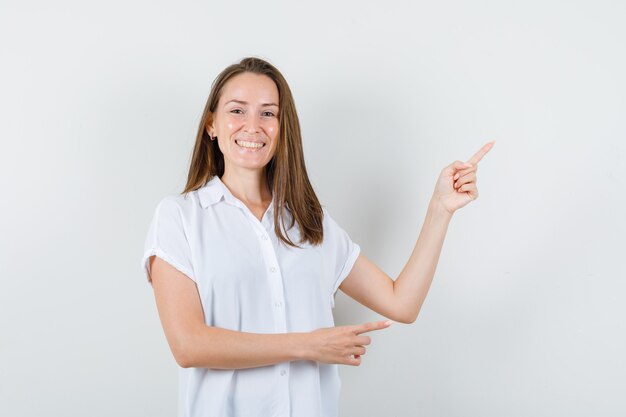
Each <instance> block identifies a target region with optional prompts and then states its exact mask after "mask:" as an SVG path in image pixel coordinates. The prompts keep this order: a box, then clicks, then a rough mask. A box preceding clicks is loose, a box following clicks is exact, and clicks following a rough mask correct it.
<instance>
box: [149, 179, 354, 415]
mask: <svg viewBox="0 0 626 417" xmlns="http://www.w3.org/2000/svg"><path fill="white" fill-rule="evenodd" d="M273 210H274V207H273V202H272V203H270V205H269V207H268V209H267V211H266V212H265V213H264V215H263V218H262V220H261V221H259V219H258V218H256V217H255V216H254V214H252V212H251V211H250V210H249V209H248V208H247V206H246V205H245V204H243V203H242V202H241V201H240V200H239V199H237V198H236V197H235V196H234V195H233V194H232V193H231V192H230V190H229V189H228V188H227V187H226V186H225V185H224V183H223V182H222V181H221V179H220V178H219V177H218V176H214V177H213V178H212V179H211V180H210V181H209V182H207V183H206V184H205V185H204V186H203V187H202V188H200V189H198V190H195V191H192V192H190V193H188V194H187V195H186V196H183V195H171V196H167V197H165V198H164V199H162V200H161V201H160V202H159V203H158V205H157V208H156V211H155V213H154V217H153V219H152V222H151V224H150V228H149V231H148V235H147V238H146V242H145V248H144V255H143V258H142V262H141V267H142V269H143V271H144V274H145V276H146V278H147V279H148V282H151V281H150V265H149V258H150V257H151V256H152V255H157V256H158V257H159V258H161V259H163V260H165V261H167V262H168V263H169V264H171V265H172V266H173V267H175V268H176V269H178V270H179V271H180V272H182V273H184V274H185V275H187V276H188V277H189V278H191V279H192V280H193V281H194V282H195V283H196V285H197V288H198V292H199V295H200V299H201V302H202V308H203V310H204V317H205V323H206V325H207V326H215V327H221V328H225V329H231V330H237V331H242V332H252V333H288V332H310V331H313V330H315V329H318V328H323V327H333V326H334V320H333V315H332V308H333V307H334V298H335V293H336V291H337V288H338V287H339V285H340V284H341V282H342V281H343V280H344V279H345V277H346V276H347V275H348V273H349V272H350V270H351V269H352V266H353V265H354V262H355V261H356V259H357V257H358V255H359V253H360V247H359V245H358V244H356V243H354V242H353V241H352V240H351V239H350V237H349V236H348V234H347V233H346V232H345V231H344V230H343V229H342V228H341V227H340V226H339V225H338V224H337V223H336V222H335V221H334V220H333V219H332V218H331V216H330V215H329V214H328V211H327V209H326V208H324V207H322V210H323V213H324V219H323V228H324V240H323V243H322V244H321V245H319V246H312V245H311V244H310V243H308V242H306V243H304V244H300V243H299V242H300V229H299V227H298V224H297V223H294V227H292V228H291V229H290V230H289V231H287V232H286V233H287V234H288V235H289V237H290V239H291V240H292V242H294V243H296V244H298V245H300V246H301V247H302V248H301V249H300V248H293V247H290V246H287V245H285V244H282V243H281V244H279V241H278V237H277V235H276V233H275V232H274V219H273ZM284 213H285V214H286V216H285V225H286V227H288V226H289V225H290V224H291V213H290V210H289V208H288V206H287V207H286V208H285V210H284ZM340 389H341V381H340V379H339V370H338V365H337V364H325V363H320V362H316V361H310V360H298V361H291V362H283V363H279V364H275V365H270V366H262V367H255V368H246V369H211V368H182V367H179V401H178V415H179V417H224V416H228V417H247V416H250V417H251V416H254V417H273V416H276V417H278V416H281V417H335V416H337V414H338V408H339V393H340Z"/></svg>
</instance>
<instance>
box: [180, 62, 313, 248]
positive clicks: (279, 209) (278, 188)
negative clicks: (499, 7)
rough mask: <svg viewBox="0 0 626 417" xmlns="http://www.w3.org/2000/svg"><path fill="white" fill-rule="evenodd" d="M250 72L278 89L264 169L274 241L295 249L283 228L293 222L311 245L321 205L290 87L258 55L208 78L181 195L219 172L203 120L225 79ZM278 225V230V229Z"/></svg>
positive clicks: (216, 149) (215, 146)
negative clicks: (275, 128) (273, 140)
mask: <svg viewBox="0 0 626 417" xmlns="http://www.w3.org/2000/svg"><path fill="white" fill-rule="evenodd" d="M244 72H251V73H254V74H262V75H267V76H268V77H270V78H271V79H272V80H273V81H274V83H275V84H276V87H277V88H278V97H279V103H278V107H279V110H278V118H279V124H280V128H279V133H278V138H277V144H276V151H275V153H274V156H273V158H272V159H271V160H270V161H269V162H268V163H267V165H266V166H265V167H264V172H265V176H266V179H267V184H268V186H269V188H270V191H271V192H272V198H273V202H274V230H275V232H276V235H277V236H278V238H279V240H281V241H283V242H284V243H286V244H287V245H290V246H293V247H299V246H298V245H296V244H295V243H294V242H292V241H291V239H290V238H289V236H288V235H287V234H286V233H285V234H283V230H289V229H291V228H292V227H293V225H294V222H297V223H298V226H299V227H300V233H301V240H300V242H299V243H304V242H306V241H308V242H310V244H311V245H317V244H320V243H322V241H323V239H324V231H323V227H322V218H323V212H322V206H321V204H320V202H319V200H318V199H317V196H316V195H315V192H314V190H313V187H312V186H311V182H310V181H309V176H308V174H307V172H306V167H305V164H304V152H303V150H302V136H301V134H300V121H299V120H298V114H297V112H296V106H295V104H294V101H293V96H292V95H291V90H290V88H289V85H288V84H287V81H286V80H285V78H284V77H283V75H282V74H281V73H280V71H278V69H276V68H275V67H274V66H273V65H272V64H270V63H269V62H267V61H264V60H263V59H260V58H255V57H247V58H244V59H242V60H241V61H240V62H238V63H236V64H232V65H230V66H228V67H226V68H225V69H224V70H223V71H222V72H221V73H220V74H219V75H218V76H217V78H216V79H215V80H214V81H213V84H212V85H211V92H210V94H209V98H208V100H207V102H206V105H205V107H204V112H203V114H202V118H201V119H200V125H199V127H198V135H197V136H196V143H195V146H194V148H193V155H192V158H191V164H190V167H189V174H188V176H187V185H186V186H185V189H184V191H183V194H186V193H188V192H190V191H194V190H197V189H199V188H201V187H202V186H204V185H205V184H206V183H207V182H208V181H210V180H211V179H212V178H213V177H214V176H215V175H217V176H219V177H221V176H222V175H224V155H223V154H222V151H221V150H220V148H219V146H218V143H217V140H211V139H210V138H209V134H208V133H207V131H206V126H207V123H210V122H211V120H212V116H213V114H214V113H215V111H216V109H217V104H218V101H219V99H220V95H221V93H222V89H223V87H224V85H225V84H226V82H227V81H228V80H230V79H231V78H232V77H234V76H235V75H238V74H241V73H244ZM285 206H287V208H288V209H289V211H290V212H291V215H292V218H291V224H290V225H289V227H288V228H285V219H284V216H283V208H284V207H285ZM279 226H282V229H283V230H281V227H279Z"/></svg>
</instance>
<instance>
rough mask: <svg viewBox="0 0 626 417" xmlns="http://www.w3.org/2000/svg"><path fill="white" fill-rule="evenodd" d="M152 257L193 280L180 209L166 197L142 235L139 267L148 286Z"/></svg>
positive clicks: (170, 198)
mask: <svg viewBox="0 0 626 417" xmlns="http://www.w3.org/2000/svg"><path fill="white" fill-rule="evenodd" d="M152 255H156V256H158V257H159V258H161V259H163V260H164V261H166V262H167V263H169V264H170V265H172V266H173V267H174V268H176V269H177V270H179V271H180V272H182V273H183V274H185V275H187V276H188V277H189V278H191V279H192V280H194V281H195V280H196V279H195V275H194V272H193V265H192V259H191V248H190V245H189V241H188V238H187V235H186V233H185V227H184V222H183V216H182V213H181V208H180V207H179V205H178V204H177V203H176V201H175V199H173V198H172V197H166V198H164V199H163V200H161V202H159V204H158V205H157V208H156V210H155V212H154V217H153V218H152V222H151V223H150V228H149V229H148V235H147V236H146V241H145V244H144V252H143V258H142V260H141V268H142V270H143V273H144V276H145V277H146V278H147V280H148V282H149V283H150V284H152V278H151V276H150V257H151V256H152Z"/></svg>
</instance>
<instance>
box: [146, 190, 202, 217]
mask: <svg viewBox="0 0 626 417" xmlns="http://www.w3.org/2000/svg"><path fill="white" fill-rule="evenodd" d="M197 207H199V203H198V192H197V190H195V191H190V192H188V193H185V194H167V195H165V196H164V197H162V198H161V199H160V200H159V201H158V203H157V207H156V210H157V211H159V212H167V213H172V212H178V213H179V214H180V215H181V216H182V217H187V216H191V215H193V214H194V212H196V208H197Z"/></svg>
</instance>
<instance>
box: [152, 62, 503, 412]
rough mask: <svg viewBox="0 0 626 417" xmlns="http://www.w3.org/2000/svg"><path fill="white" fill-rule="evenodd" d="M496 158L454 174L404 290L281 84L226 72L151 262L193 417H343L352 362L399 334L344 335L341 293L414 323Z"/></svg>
mask: <svg viewBox="0 0 626 417" xmlns="http://www.w3.org/2000/svg"><path fill="white" fill-rule="evenodd" d="M491 146H493V143H488V144H487V145H485V146H484V147H483V148H482V149H481V150H480V151H479V152H478V153H477V154H476V155H474V157H473V158H471V159H470V161H469V163H463V162H461V161H456V162H454V163H453V164H451V165H449V166H447V167H446V168H444V169H443V171H442V172H441V176H440V177H439V180H438V182H437V185H436V187H435V191H434V193H433V196H432V199H431V202H430V205H429V209H428V213H427V215H426V221H425V223H424V226H423V229H422V231H421V233H420V236H419V239H418V240H417V244H416V246H415V249H414V250H413V253H412V255H411V257H410V259H409V261H408V263H407V264H406V266H405V267H404V269H403V271H402V273H401V274H400V276H399V277H398V278H397V279H396V280H395V282H394V280H392V279H391V278H390V277H389V276H387V275H386V274H385V273H384V272H383V271H381V270H380V269H379V268H378V267H377V266H376V265H374V264H373V263H372V262H371V261H369V260H368V259H367V258H365V256H363V254H361V253H360V247H359V245H357V244H356V243H354V242H353V241H352V240H351V239H350V237H349V236H348V234H347V233H346V232H345V231H344V230H343V229H342V228H341V227H340V226H339V225H338V224H337V223H336V222H335V221H334V220H333V218H332V217H331V216H330V215H329V213H328V211H327V210H326V209H325V208H324V207H322V206H321V204H320V202H319V201H318V199H317V197H316V195H315V192H314V191H313V187H312V186H311V183H310V181H309V178H308V175H307V172H306V168H305V164H304V157H303V151H302V139H301V135H300V125H299V121H298V116H297V113H296V108H295V105H294V101H293V98H292V95H291V91H290V89H289V86H288V85H287V82H286V81H285V79H284V78H283V76H282V75H281V73H280V72H279V71H278V70H277V69H276V68H275V67H274V66H272V65H271V64H270V63H268V62H266V61H264V60H261V59H258V58H245V59H243V60H241V61H240V62H239V63H237V64H234V65H231V66H229V67H227V68H226V69H224V70H223V71H222V72H221V73H220V74H219V76H218V77H217V78H216V80H215V81H214V83H213V86H212V89H211V92H210V95H209V98H208V101H207V103H206V107H205V109H204V114H203V116H202V119H201V122H200V126H199V130H198V135H197V138H196V143H195V147H194V151H193V156H192V161H191V167H190V170H189V175H188V181H187V186H186V187H185V190H184V191H183V193H182V194H181V195H172V196H168V197H165V198H164V199H163V200H161V201H160V202H159V204H158V205H157V208H156V212H155V214H154V217H153V220H152V223H151V225H150V229H149V232H148V236H147V239H146V244H145V252H144V257H143V259H142V267H143V268H144V271H145V273H146V276H147V278H148V281H149V282H150V283H151V284H152V287H153V289H154V294H155V298H156V304H157V309H158V311H159V316H160V319H161V323H162V325H163V329H164V332H165V335H166V338H167V341H168V343H169V346H170V348H171V350H172V353H173V355H174V358H175V359H176V362H177V363H178V365H179V366H180V381H179V384H180V390H179V416H181V417H183V416H185V417H192V416H193V417H196V416H198V417H199V416H203V417H217V416H220V417H222V416H285V417H287V416H292V417H308V416H316V417H319V416H323V417H327V416H336V415H337V414H338V401H339V392H340V385H341V383H340V380H339V375H338V364H343V365H353V366H358V365H360V363H361V356H362V355H364V354H365V350H366V349H365V346H367V345H369V344H370V342H371V340H370V338H369V337H368V336H366V335H364V334H365V333H367V332H370V331H373V330H380V329H384V328H386V327H388V326H389V325H390V324H391V323H392V321H390V320H387V321H379V322H371V323H365V324H359V325H353V326H341V327H335V326H334V321H333V316H332V308H333V306H334V296H335V293H336V291H337V289H341V290H342V291H343V292H345V293H346V294H347V295H349V296H350V297H352V298H354V299H355V300H357V301H358V302H360V303H361V304H363V305H365V306H366V307H369V308H370V309H372V310H373V311H375V312H377V313H379V314H381V315H382V316H385V317H387V318H389V319H391V320H394V321H399V322H402V323H412V322H413V321H414V320H415V319H416V317H417V315H418V312H419V310H420V307H421V305H422V303H423V302H424V298H425V297H426V294H427V292H428V289H429V287H430V283H431V281H432V278H433V275H434V272H435V267H436V265H437V262H438V258H439V254H440V251H441V247H442V245H443V240H444V237H445V234H446V230H447V227H448V223H449V221H450V219H451V216H452V214H453V213H454V212H455V211H456V210H457V209H459V208H460V207H463V206H465V205H466V204H467V203H469V202H470V201H472V200H474V199H476V198H477V197H478V190H477V188H476V169H477V164H478V162H479V161H480V159H481V158H482V157H483V156H484V155H485V154H486V153H487V152H488V151H489V149H490V148H491Z"/></svg>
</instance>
